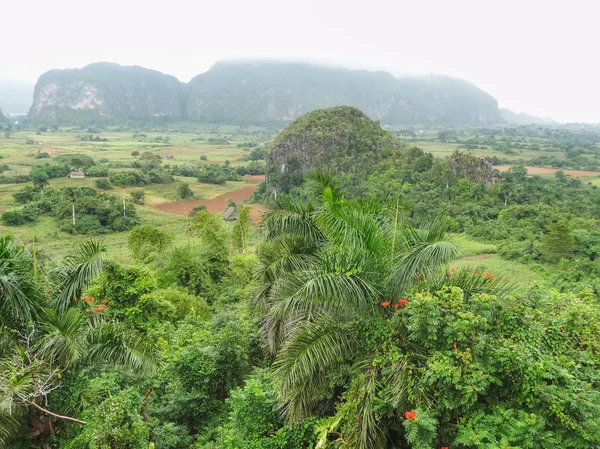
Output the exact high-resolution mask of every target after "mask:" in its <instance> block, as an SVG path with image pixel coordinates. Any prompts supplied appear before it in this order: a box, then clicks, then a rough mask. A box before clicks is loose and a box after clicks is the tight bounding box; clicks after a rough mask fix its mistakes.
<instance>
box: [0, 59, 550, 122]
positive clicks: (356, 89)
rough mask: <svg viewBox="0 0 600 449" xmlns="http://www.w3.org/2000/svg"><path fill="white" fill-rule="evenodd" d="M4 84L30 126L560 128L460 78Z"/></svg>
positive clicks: (148, 74)
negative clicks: (354, 114)
mask: <svg viewBox="0 0 600 449" xmlns="http://www.w3.org/2000/svg"><path fill="white" fill-rule="evenodd" d="M2 86H3V84H2V82H1V81H0V107H3V108H4V111H5V112H10V113H18V112H20V113H24V112H25V111H26V110H29V113H28V115H27V117H28V119H30V120H33V121H36V122H45V123H48V124H84V123H90V122H106V123H113V122H114V123H116V122H119V121H123V120H135V121H147V120H156V119H161V120H171V121H176V120H189V121H198V122H207V123H218V124H234V125H277V126H279V125H282V124H285V123H287V122H290V121H292V120H294V119H295V118H297V117H298V116H300V115H303V114H305V113H307V112H310V111H312V110H315V109H322V108H328V107H332V106H338V105H349V106H354V107H357V108H360V109H361V110H363V111H364V112H365V113H366V114H367V115H368V116H369V117H370V118H372V119H375V120H379V121H380V122H381V123H382V124H384V125H410V124H414V125H416V124H424V125H426V124H435V125H438V124H439V125H473V126H482V125H485V126H487V125H496V124H504V123H509V124H529V123H531V124H553V123H555V122H553V121H552V120H550V119H542V118H538V117H533V116H529V115H527V114H516V113H513V112H512V111H509V110H505V109H502V110H501V109H499V108H498V102H497V101H496V99H494V98H493V97H492V96H491V95H489V94H487V93H486V92H484V91H482V90H481V89H479V88H478V87H477V86H475V85H473V84H471V83H469V82H467V81H463V80H460V79H456V78H451V77H446V76H439V75H428V76H419V77H416V76H415V77H394V76H393V75H391V74H390V73H388V72H384V71H368V70H350V69H345V68H340V67H326V66H320V65H315V64H310V63H302V62H277V61H228V62H219V63H216V64H215V65H214V66H213V67H211V68H210V69H209V70H208V71H207V72H205V73H202V74H200V75H197V76H196V77H194V78H193V79H192V80H191V81H190V82H189V83H182V82H180V81H179V80H177V78H175V77H174V76H171V75H167V74H163V73H161V72H158V71H155V70H150V69H146V68H143V67H139V66H121V65H118V64H114V63H107V62H99V63H94V64H90V65H88V66H86V67H83V68H81V69H66V70H50V71H48V72H46V73H44V74H43V75H41V76H40V78H39V80H38V82H37V83H36V85H35V90H34V92H33V95H32V93H31V90H29V91H28V90H27V89H28V88H27V86H26V85H25V84H24V85H23V86H20V87H19V88H18V89H15V88H14V85H13V87H12V89H11V88H10V86H9V85H7V87H4V88H3V87H2ZM29 89H31V86H29ZM10 92H13V94H14V95H12V96H10V95H7V93H10ZM27 92H29V98H31V96H33V104H32V105H31V107H29V105H30V103H31V100H29V101H27V100H25V99H26V98H27V95H28V93H27ZM3 93H4V94H3Z"/></svg>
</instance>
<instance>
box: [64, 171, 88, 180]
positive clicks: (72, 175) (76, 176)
mask: <svg viewBox="0 0 600 449" xmlns="http://www.w3.org/2000/svg"><path fill="white" fill-rule="evenodd" d="M67 178H73V179H82V178H85V174H84V173H83V172H82V171H72V172H71V173H69V174H68V175H67Z"/></svg>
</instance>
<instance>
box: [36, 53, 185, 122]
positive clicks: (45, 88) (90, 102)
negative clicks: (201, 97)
mask: <svg viewBox="0 0 600 449" xmlns="http://www.w3.org/2000/svg"><path fill="white" fill-rule="evenodd" d="M183 92H184V86H183V85H182V84H181V83H180V82H179V81H178V80H177V79H176V78H175V77H173V76H170V75H164V74H162V73H160V72H156V71H154V70H148V69H144V68H142V67H122V66H119V65H117V64H109V63H97V64H91V65H89V66H86V67H84V68H83V69H71V70H51V71H49V72H46V73H45V74H43V75H42V76H41V77H40V79H39V81H38V82H37V84H36V86H35V91H34V98H33V105H32V106H31V109H30V110H29V115H28V118H30V119H34V118H37V119H44V120H48V121H56V122H77V121H78V120H79V119H88V118H97V119H109V120H110V119H148V118H152V117H164V116H167V117H181V116H183V115H184V109H183V101H184V98H183Z"/></svg>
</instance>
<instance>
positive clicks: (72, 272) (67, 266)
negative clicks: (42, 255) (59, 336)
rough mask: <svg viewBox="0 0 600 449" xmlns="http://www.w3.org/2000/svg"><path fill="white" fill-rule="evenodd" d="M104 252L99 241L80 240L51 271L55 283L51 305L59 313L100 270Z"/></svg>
mask: <svg viewBox="0 0 600 449" xmlns="http://www.w3.org/2000/svg"><path fill="white" fill-rule="evenodd" d="M105 253H106V246H104V244H103V243H102V242H101V241H95V240H88V241H80V242H78V243H77V245H76V247H75V249H74V251H73V253H72V254H71V255H69V256H67V257H66V258H65V260H64V263H63V264H62V265H61V266H60V267H58V268H57V269H56V270H54V271H53V272H52V273H51V275H52V277H53V278H54V279H55V283H56V288H55V292H56V293H55V297H54V301H53V306H54V308H55V309H56V310H57V311H58V312H59V313H64V311H65V310H67V308H68V307H69V306H70V305H71V304H72V301H73V299H74V298H79V297H80V296H81V294H82V293H83V291H84V290H85V288H86V287H87V286H88V285H89V284H90V283H91V282H92V281H93V280H94V279H95V278H96V277H97V276H98V275H99V274H100V273H101V272H102V269H103V267H104V254H105Z"/></svg>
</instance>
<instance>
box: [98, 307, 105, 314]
mask: <svg viewBox="0 0 600 449" xmlns="http://www.w3.org/2000/svg"><path fill="white" fill-rule="evenodd" d="M103 310H104V309H103V308H102V307H97V308H96V312H98V313H100V312H102V311H103Z"/></svg>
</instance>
